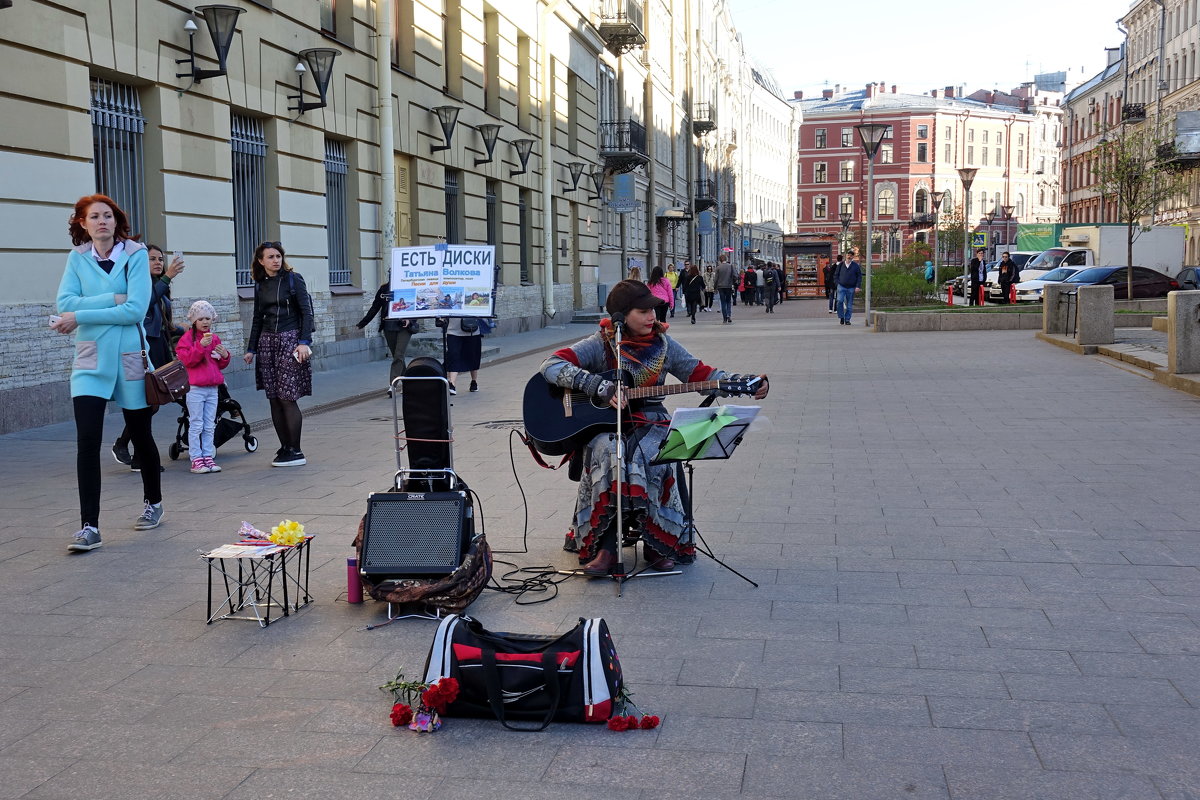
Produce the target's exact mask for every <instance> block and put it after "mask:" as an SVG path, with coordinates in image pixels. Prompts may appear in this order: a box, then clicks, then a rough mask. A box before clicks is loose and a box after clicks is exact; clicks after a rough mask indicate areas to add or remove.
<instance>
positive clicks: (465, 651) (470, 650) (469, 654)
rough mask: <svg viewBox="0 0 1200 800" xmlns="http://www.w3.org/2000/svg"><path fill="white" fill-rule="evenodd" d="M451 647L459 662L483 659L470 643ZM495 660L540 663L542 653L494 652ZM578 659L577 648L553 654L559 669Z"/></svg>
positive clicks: (477, 649)
mask: <svg viewBox="0 0 1200 800" xmlns="http://www.w3.org/2000/svg"><path fill="white" fill-rule="evenodd" d="M453 647H454V658H455V660H457V661H458V662H459V663H463V662H475V663H478V662H481V661H483V650H481V649H480V648H478V647H471V646H470V645H466V644H456V645H454V646H453ZM496 661H497V662H502V661H508V662H515V663H521V664H541V663H542V654H541V653H496ZM578 661H579V651H578V650H574V651H571V652H564V653H555V654H554V663H555V664H557V665H558V668H559V669H564V668H566V667H574V666H575V664H576V662H578Z"/></svg>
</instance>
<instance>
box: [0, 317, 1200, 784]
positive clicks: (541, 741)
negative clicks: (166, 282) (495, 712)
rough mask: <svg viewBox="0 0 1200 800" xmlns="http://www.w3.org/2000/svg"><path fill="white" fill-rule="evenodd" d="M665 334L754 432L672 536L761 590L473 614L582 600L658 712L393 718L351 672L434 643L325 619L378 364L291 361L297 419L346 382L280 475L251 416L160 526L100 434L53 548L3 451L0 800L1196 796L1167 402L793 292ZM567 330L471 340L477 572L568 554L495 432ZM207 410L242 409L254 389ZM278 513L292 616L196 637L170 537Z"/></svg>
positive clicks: (194, 610)
mask: <svg viewBox="0 0 1200 800" xmlns="http://www.w3.org/2000/svg"><path fill="white" fill-rule="evenodd" d="M673 322H674V324H673V326H672V333H673V334H675V335H676V336H677V337H678V338H679V339H680V341H681V342H682V343H683V344H685V345H686V346H687V347H689V348H690V349H692V350H693V351H694V352H695V353H696V354H698V355H699V356H701V357H702V358H703V359H704V360H705V361H706V362H708V363H711V364H714V365H717V366H721V367H725V368H728V369H731V370H733V371H735V372H766V373H769V374H770V376H771V394H770V397H768V398H767V399H766V400H765V401H763V402H762V408H763V410H762V414H763V416H764V417H765V420H766V421H765V422H763V423H761V424H760V426H759V429H757V430H752V431H751V432H750V433H748V434H747V435H746V437H745V440H744V442H743V443H742V445H741V446H740V447H739V448H738V450H737V452H736V453H735V455H734V457H733V458H732V459H730V460H729V461H708V462H703V463H697V464H696V468H695V489H696V495H697V501H696V517H697V522H698V525H699V527H700V531H701V533H702V534H703V536H704V539H705V541H706V542H707V543H708V545H710V546H711V547H712V548H713V550H714V553H715V554H716V556H717V557H719V558H720V559H722V560H723V561H725V562H727V563H728V564H729V565H730V566H731V567H734V568H735V569H737V570H738V571H740V572H742V573H744V574H745V575H746V576H748V577H750V578H752V579H753V580H754V581H756V582H758V583H759V586H758V587H757V588H755V587H753V586H751V585H750V584H749V583H747V582H745V581H743V580H742V579H740V578H739V577H737V576H736V575H734V574H732V573H730V572H728V571H726V570H724V569H722V568H721V567H720V566H719V565H718V564H716V563H714V562H713V561H711V560H709V559H707V558H704V557H701V558H700V559H699V560H698V561H697V563H695V564H693V565H691V566H689V567H686V568H685V569H684V574H683V575H681V576H675V577H656V578H649V579H638V580H635V581H632V582H630V583H629V584H627V585H626V586H625V587H624V591H623V595H622V596H621V597H617V593H616V587H615V585H614V584H612V583H610V582H607V581H597V580H586V579H582V578H570V579H566V580H565V582H563V583H562V584H560V585H559V586H558V594H557V596H555V597H553V598H552V599H548V601H547V602H545V603H540V604H531V605H523V604H518V603H517V602H515V599H514V597H513V596H512V595H508V594H502V593H499V592H491V591H489V592H485V593H484V595H483V596H481V597H480V599H479V600H478V601H477V602H476V603H475V604H474V605H473V606H472V607H471V609H470V613H471V614H472V615H474V616H476V617H478V618H479V619H480V620H482V621H483V623H484V624H485V625H486V626H488V627H490V628H493V629H497V630H511V631H519V632H526V633H555V632H562V631H565V630H567V629H568V628H570V627H571V626H572V625H573V624H574V622H575V621H576V620H577V618H579V617H581V616H588V617H592V616H602V617H604V618H605V619H607V620H608V623H609V625H610V626H611V628H612V631H613V634H614V637H615V642H616V646H617V648H618V652H619V654H620V657H621V662H622V665H623V667H624V670H625V675H626V678H627V681H628V684H629V687H630V689H631V690H632V692H633V695H634V700H635V701H636V702H637V703H638V705H639V707H640V708H641V709H642V710H643V711H644V712H646V713H653V714H657V715H659V716H660V717H661V718H662V720H663V722H662V725H661V727H659V728H657V729H655V730H648V731H634V732H624V733H617V732H613V731H609V730H607V729H606V728H604V726H583V725H568V724H556V725H553V726H552V727H551V728H549V729H548V730H546V731H543V732H541V733H536V734H518V733H510V732H507V731H505V730H503V729H502V728H501V727H500V726H499V724H498V723H496V722H492V721H485V720H464V719H449V720H447V721H446V723H445V726H444V727H443V728H442V730H441V731H439V732H437V733H435V734H420V735H418V734H416V733H413V732H410V731H408V730H403V729H401V730H397V729H393V728H392V727H391V725H390V723H389V722H388V719H387V712H388V708H389V702H388V699H387V697H386V696H385V695H384V694H383V693H382V692H380V691H379V690H378V688H377V687H378V686H379V685H380V684H382V683H384V682H385V681H386V680H388V679H390V678H391V677H393V676H394V675H395V674H396V672H397V671H398V670H401V669H403V670H404V672H405V674H406V675H407V676H409V677H410V678H411V677H415V676H416V675H418V674H419V673H420V672H421V670H422V668H423V666H424V662H425V656H426V653H427V651H428V648H429V644H430V641H431V638H432V634H433V630H434V626H433V624H432V623H430V622H425V621H416V620H402V621H398V622H395V623H393V624H390V625H385V626H382V627H377V628H375V629H373V630H364V628H365V626H367V625H378V624H379V623H382V622H384V621H386V614H385V608H384V607H383V606H381V605H379V604H375V603H371V602H368V603H367V604H364V605H351V604H348V603H347V602H346V601H345V585H346V584H345V576H346V571H345V558H346V557H347V556H349V555H352V550H351V547H350V542H351V539H352V538H353V536H354V532H355V530H356V528H357V525H358V522H359V518H360V517H361V515H362V514H363V513H364V511H365V510H366V497H367V494H368V493H369V492H371V491H374V490H381V489H384V488H386V487H387V486H388V485H389V484H390V482H391V480H392V474H393V470H394V469H395V457H394V451H393V434H392V422H391V404H390V401H388V400H387V398H386V397H385V396H384V395H383V393H382V391H381V390H382V388H383V382H384V376H385V375H386V371H387V366H386V363H384V362H376V363H373V364H367V365H363V366H360V367H352V368H347V369H344V370H336V371H331V372H320V373H317V375H316V376H315V384H316V387H317V396H315V397H314V398H312V401H313V403H312V405H320V406H322V407H326V408H328V407H330V405H329V404H330V403H332V402H333V401H336V400H337V399H338V396H339V395H340V396H341V397H342V398H343V399H344V398H348V397H359V396H362V397H365V398H366V399H364V400H362V401H361V402H357V403H352V404H349V405H345V406H342V407H335V408H332V410H329V411H326V412H325V413H317V414H310V415H309V416H307V417H306V419H305V428H304V441H303V445H304V451H305V454H306V455H307V457H308V459H309V463H308V465H307V466H305V467H301V468H295V469H272V468H271V467H270V466H269V461H270V458H271V454H272V453H273V451H274V449H275V447H276V443H275V442H274V436H273V433H272V431H271V429H270V427H269V426H267V427H266V428H263V429H261V430H258V431H257V435H258V436H259V437H260V440H261V446H260V448H259V451H258V452H257V453H255V454H247V453H245V452H244V450H242V449H241V448H240V447H239V446H238V440H235V441H234V442H233V443H231V445H227V446H226V447H223V448H222V449H221V450H219V451H218V458H217V460H218V462H219V463H221V464H222V466H223V467H224V471H223V472H222V473H220V474H213V475H191V474H189V473H188V472H187V469H186V462H185V461H183V460H181V461H178V462H167V471H166V473H165V474H164V476H163V477H164V482H163V487H164V491H163V494H164V498H165V504H166V510H167V512H166V517H165V520H164V523H163V526H162V527H161V528H159V529H158V530H154V531H149V532H145V533H138V532H134V531H133V530H132V529H131V527H132V526H131V523H132V520H133V519H134V517H135V516H136V515H137V513H138V511H139V509H140V486H139V482H138V479H137V477H136V476H135V475H132V474H130V473H129V472H128V470H126V469H123V468H119V467H118V466H117V465H116V464H115V463H113V462H112V461H111V459H108V457H107V453H106V454H105V458H106V460H105V462H104V467H103V471H104V494H103V515H102V519H101V531H102V533H103V536H104V546H103V547H101V548H100V549H98V550H95V551H93V552H90V553H85V554H79V555H68V554H67V552H66V545H67V543H68V541H69V539H70V536H71V534H72V533H73V532H74V531H75V530H76V528H77V525H78V513H77V508H76V496H75V478H74V443H73V434H72V431H71V428H70V426H69V425H58V426H50V427H48V428H43V429H40V430H37V431H27V432H24V433H21V434H13V435H9V436H5V437H0V452H2V453H3V456H4V457H3V458H0V487H2V488H0V776H3V780H0V797H8V798H63V797H87V798H122V799H123V800H124V799H127V798H176V797H178V798H183V797H186V798H189V800H194V799H195V798H231V799H232V798H258V797H282V796H293V797H334V796H336V797H339V798H368V797H370V798H375V797H379V796H388V797H392V798H479V797H497V798H500V797H505V798H507V797H512V796H522V797H530V798H551V797H561V796H572V797H579V798H605V800H610V798H612V797H613V796H616V795H618V794H619V795H620V796H622V797H629V798H646V799H647V800H649V798H656V799H657V798H699V797H703V798H716V799H717V800H720V799H722V798H742V797H747V798H749V797H753V798H784V797H786V798H817V799H825V798H847V800H876V799H878V798H920V799H924V798H953V800H967V798H972V799H978V800H998V799H1001V798H1034V797H1046V798H1056V799H1057V798H1105V799H1111V800H1117V798H1122V799H1123V800H1143V799H1144V798H1147V799H1148V798H1154V799H1155V800H1164V799H1166V800H1183V798H1191V797H1196V796H1200V759H1198V758H1197V757H1196V753H1197V752H1198V747H1200V708H1198V706H1200V627H1198V622H1200V570H1198V565H1200V534H1198V531H1200V504H1198V503H1197V502H1196V497H1197V489H1196V481H1197V475H1198V474H1200V435H1198V433H1197V430H1198V426H1197V425H1196V419H1197V412H1198V411H1200V408H1198V406H1197V403H1198V402H1200V401H1198V400H1197V398H1194V397H1192V396H1190V395H1187V394H1184V393H1181V392H1175V391H1172V390H1170V389H1168V388H1165V387H1163V386H1161V385H1158V384H1156V383H1153V382H1151V381H1148V380H1145V379H1144V378H1141V377H1138V376H1136V375H1132V374H1130V373H1128V372H1125V371H1123V370H1120V369H1116V368H1114V367H1113V366H1112V365H1110V364H1109V363H1106V361H1105V360H1104V359H1102V358H1096V357H1084V356H1078V355H1075V354H1072V353H1069V352H1067V351H1065V350H1062V349H1060V348H1057V347H1053V346H1050V345H1048V344H1046V343H1043V342H1039V341H1038V340H1037V339H1036V338H1035V337H1034V335H1033V334H1032V333H1031V332H1021V331H1013V332H1009V331H979V332H962V333H911V334H875V333H871V332H869V331H868V330H867V329H866V328H864V327H862V325H861V323H862V316H861V315H855V319H854V322H855V325H853V326H851V327H845V326H840V325H838V324H837V322H836V318H835V317H833V316H831V315H827V314H826V313H825V306H824V301H823V300H812V301H789V302H787V303H784V304H783V305H782V306H779V307H778V313H776V314H774V315H766V314H764V313H763V310H762V309H761V308H758V307H746V306H742V305H739V306H738V307H737V308H736V309H735V310H734V324H733V325H722V324H721V321H720V314H719V313H705V314H701V315H700V316H699V319H698V323H697V324H696V325H691V324H690V323H689V322H688V320H687V319H686V318H683V317H682V315H681V314H678V315H677V316H676V318H675V320H674V321H673ZM590 330H591V329H590V328H589V327H587V326H582V325H568V326H560V327H558V328H553V329H548V330H544V331H538V332H534V333H531V334H521V335H518V336H513V337H502V338H496V339H494V340H493V342H492V343H493V344H496V345H499V346H500V349H501V351H502V356H503V358H502V359H500V360H499V361H498V362H496V363H492V364H490V365H485V367H484V368H483V370H482V371H481V372H480V378H479V381H480V385H481V390H480V391H479V392H477V393H468V392H465V391H464V392H461V393H460V394H459V395H458V396H457V397H455V398H454V399H453V401H454V405H453V424H454V438H455V444H454V460H455V468H456V469H457V470H458V472H459V473H460V474H461V475H462V477H463V478H464V479H465V480H466V481H467V483H468V484H469V485H470V486H471V488H472V489H473V490H474V491H475V492H477V493H478V496H479V506H478V508H477V510H478V511H479V512H480V516H481V517H482V519H483V523H484V525H485V528H486V532H487V535H488V538H489V541H490V542H491V544H492V546H493V547H494V548H496V549H497V550H498V551H505V552H500V553H498V554H497V559H498V563H497V565H496V573H497V575H500V574H503V573H506V572H508V571H510V570H512V569H515V568H517V567H537V566H551V567H556V568H569V567H570V566H572V565H573V563H574V558H573V556H572V555H571V554H568V553H565V552H563V551H562V549H561V546H562V542H563V535H564V532H565V529H566V526H567V522H568V519H569V517H570V514H571V511H572V507H573V502H574V489H575V484H573V483H571V482H570V481H569V480H568V478H567V476H566V473H565V470H564V471H562V472H551V471H548V470H544V469H541V468H540V467H538V466H537V465H536V464H534V463H533V461H532V460H531V459H530V458H529V456H528V453H527V452H526V451H524V450H523V449H521V447H520V445H519V443H517V442H515V441H514V438H513V437H512V436H511V431H512V429H513V428H515V427H519V424H520V419H521V391H522V387H523V386H524V384H525V382H526V380H527V379H528V378H529V376H530V375H532V374H533V373H534V371H535V370H536V369H537V367H538V365H539V363H540V361H541V358H542V356H543V355H544V353H545V352H546V351H548V350H550V349H552V347H553V346H555V345H557V344H558V343H561V342H566V341H571V340H573V339H575V338H578V337H582V336H583V335H585V334H586V333H588V332H590ZM523 337H524V338H523ZM531 350H535V351H536V352H529V351H531ZM465 383H466V380H464V379H460V381H459V386H460V387H463V386H465ZM235 397H236V398H237V399H239V400H240V401H241V402H243V404H244V405H245V406H246V408H247V415H248V416H249V417H250V418H251V419H252V420H262V419H265V418H266V416H267V414H266V410H265V409H266V406H265V402H263V401H262V399H261V393H257V392H252V391H250V390H248V389H240V390H238V392H237V393H236V394H235ZM699 399H700V398H699V397H697V396H683V395H680V396H674V397H672V398H671V404H672V405H694V404H696V403H697V402H698V400H699ZM733 402H745V401H736V400H735V401H733ZM168 417H169V415H166V414H159V416H158V418H156V420H157V429H156V430H157V433H158V440H159V443H160V446H161V447H162V448H163V450H164V451H165V449H166V444H167V443H169V442H170V441H171V440H172V437H173V435H174V431H173V427H172V426H171V424H170V423H171V420H170V419H169V418H168ZM114 422H115V420H114V418H112V417H110V419H109V425H108V430H107V432H106V436H107V438H109V439H111V437H112V436H113V435H115V433H116V428H115V427H114ZM512 463H515V474H514V469H513V466H512ZM285 518H287V519H294V520H299V521H301V522H303V523H304V525H305V526H306V528H307V530H308V532H309V533H312V534H315V535H316V538H315V539H314V541H313V569H312V575H311V588H312V591H313V594H314V595H315V598H316V602H315V603H314V604H313V605H311V606H309V607H307V608H305V609H303V610H301V611H300V612H299V613H297V614H294V615H293V616H290V617H288V618H282V619H278V620H277V621H274V622H273V623H272V624H271V626H270V627H269V628H265V629H261V628H259V627H257V626H256V625H254V624H253V623H249V622H240V621H232V620H227V621H220V622H216V623H214V624H212V625H205V624H204V620H205V616H206V615H205V588H206V583H205V582H206V570H205V566H204V562H203V561H201V560H200V559H199V558H198V553H199V551H202V550H206V549H208V548H210V547H212V546H214V545H217V544H221V543H224V542H228V541H232V540H233V538H234V534H235V532H236V530H237V528H238V526H239V525H240V523H241V522H242V521H243V520H247V521H250V522H252V523H254V524H255V525H256V526H258V527H259V528H263V529H266V528H268V527H269V526H271V525H273V524H277V523H278V522H279V521H280V520H282V519H285ZM513 551H518V552H513ZM510 565H511V566H510ZM523 599H524V600H532V599H539V598H535V597H530V596H526V597H525V598H523Z"/></svg>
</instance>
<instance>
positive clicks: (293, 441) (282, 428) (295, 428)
mask: <svg viewBox="0 0 1200 800" xmlns="http://www.w3.org/2000/svg"><path fill="white" fill-rule="evenodd" d="M270 401H271V422H272V423H274V425H275V435H276V436H278V437H279V444H280V445H281V446H283V447H286V448H290V449H292V450H299V449H300V433H301V432H302V430H303V428H304V414H303V413H302V412H301V411H300V405H299V404H298V403H297V402H296V401H295V400H281V399H279V398H278V397H272V398H270Z"/></svg>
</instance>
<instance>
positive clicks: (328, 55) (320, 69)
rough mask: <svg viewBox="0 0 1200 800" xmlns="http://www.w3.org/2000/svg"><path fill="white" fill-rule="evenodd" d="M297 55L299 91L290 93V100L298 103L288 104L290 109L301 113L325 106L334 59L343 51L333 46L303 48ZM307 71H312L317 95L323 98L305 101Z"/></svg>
mask: <svg viewBox="0 0 1200 800" xmlns="http://www.w3.org/2000/svg"><path fill="white" fill-rule="evenodd" d="M296 55H297V56H299V58H300V60H299V61H297V62H296V81H297V83H298V84H299V92H298V93H297V94H289V95H288V99H289V100H295V101H296V105H294V106H288V111H295V112H297V114H298V115H299V114H303V113H304V112H305V111H313V110H315V109H318V108H324V107H325V106H326V105H327V104H328V102H327V101H326V99H325V95H326V93H327V92H328V91H329V79H330V78H332V77H333V60H334V59H335V58H337V57H338V56H339V55H341V51H340V50H335V49H333V48H332V47H313V48H310V49H308V50H301V51H300V52H299V53H297V54H296ZM305 64H308V66H307V67H306V66H305ZM306 72H312V76H313V83H315V84H317V95H318V96H319V97H320V98H321V99H320V100H318V101H317V102H315V103H306V102H305V101H304V73H306Z"/></svg>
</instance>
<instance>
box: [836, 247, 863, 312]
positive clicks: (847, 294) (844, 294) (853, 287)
mask: <svg viewBox="0 0 1200 800" xmlns="http://www.w3.org/2000/svg"><path fill="white" fill-rule="evenodd" d="M857 255H858V253H857V252H852V253H851V254H850V262H849V263H846V262H841V264H840V265H839V266H838V268H837V272H836V273H835V274H834V276H833V282H834V283H836V284H837V315H838V322H840V323H841V324H842V325H849V324H850V315H851V314H852V313H853V312H854V295H855V293H856V292H857V291H858V287H859V285H860V284H861V283H862V267H861V266H859V264H858V259H857V258H856V256H857Z"/></svg>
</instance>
